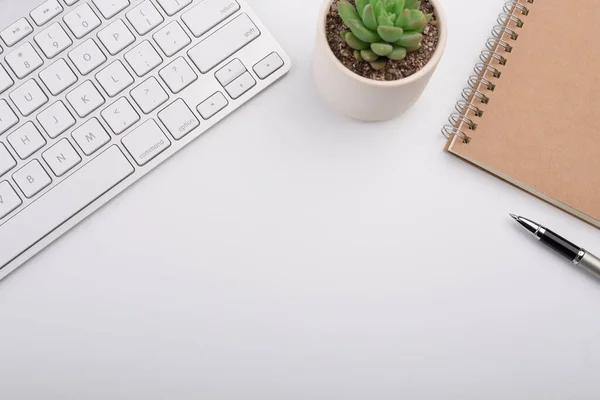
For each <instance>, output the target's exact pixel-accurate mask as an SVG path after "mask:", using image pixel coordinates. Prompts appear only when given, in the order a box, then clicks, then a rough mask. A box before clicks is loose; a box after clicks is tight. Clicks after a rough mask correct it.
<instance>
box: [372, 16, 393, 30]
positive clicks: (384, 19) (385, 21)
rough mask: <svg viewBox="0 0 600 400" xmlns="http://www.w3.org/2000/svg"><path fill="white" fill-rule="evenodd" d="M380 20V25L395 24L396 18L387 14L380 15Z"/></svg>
mask: <svg viewBox="0 0 600 400" xmlns="http://www.w3.org/2000/svg"><path fill="white" fill-rule="evenodd" d="M378 22H379V26H394V20H393V19H391V18H390V17H389V16H387V15H382V16H381V17H379V20H378ZM376 29H377V28H376Z"/></svg>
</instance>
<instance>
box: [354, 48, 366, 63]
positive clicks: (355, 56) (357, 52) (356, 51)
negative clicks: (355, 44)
mask: <svg viewBox="0 0 600 400" xmlns="http://www.w3.org/2000/svg"><path fill="white" fill-rule="evenodd" d="M354 58H356V60H357V61H361V62H362V61H365V60H364V59H363V58H362V56H361V55H360V50H354Z"/></svg>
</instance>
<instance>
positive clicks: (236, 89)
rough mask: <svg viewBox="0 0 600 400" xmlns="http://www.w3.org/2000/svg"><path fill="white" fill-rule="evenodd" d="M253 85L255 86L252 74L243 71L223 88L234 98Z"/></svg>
mask: <svg viewBox="0 0 600 400" xmlns="http://www.w3.org/2000/svg"><path fill="white" fill-rule="evenodd" d="M254 86H256V81H255V80H254V78H253V77H252V75H250V73H249V72H244V73H243V74H242V76H240V77H239V78H237V79H236V80H234V81H233V82H231V83H230V84H229V85H227V86H225V90H227V93H229V95H230V96H231V98H232V99H234V100H235V99H237V98H238V97H240V96H241V95H243V94H244V93H246V92H247V91H248V90H250V89H252V88H253V87H254Z"/></svg>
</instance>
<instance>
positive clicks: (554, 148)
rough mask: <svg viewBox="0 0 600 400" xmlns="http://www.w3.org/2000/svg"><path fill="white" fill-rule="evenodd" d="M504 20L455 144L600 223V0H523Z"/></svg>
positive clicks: (453, 129)
mask: <svg viewBox="0 0 600 400" xmlns="http://www.w3.org/2000/svg"><path fill="white" fill-rule="evenodd" d="M498 23H499V25H497V26H496V27H494V30H493V32H492V37H490V38H489V39H488V41H487V44H486V47H487V50H485V51H484V52H483V53H482V54H481V60H482V62H481V63H479V64H477V67H476V68H475V71H476V72H475V75H474V76H472V77H471V78H470V79H469V88H466V89H465V91H464V92H463V98H464V100H462V101H459V103H458V104H457V111H458V112H457V113H454V114H452V116H451V117H450V124H449V125H446V126H445V127H444V133H445V134H446V136H448V137H449V140H448V143H447V147H446V149H447V151H449V152H450V153H452V154H454V155H456V156H458V157H461V158H463V159H465V160H467V161H469V162H471V163H473V164H475V165H476V166H478V167H481V168H483V169H485V170H487V171H489V172H491V173H493V174H495V175H497V176H499V177H500V178H503V179H505V180H506V181H508V182H510V183H512V184H514V185H516V186H518V187H520V188H522V189H524V190H527V191H529V192H531V193H532V194H534V195H536V196H538V197H540V198H542V199H544V200H546V201H548V202H550V203H552V204H554V205H556V206H558V207H560V208H562V209H564V210H566V211H568V212H570V213H571V214H573V215H575V216H577V217H579V218H581V219H583V220H585V221H587V222H589V223H591V224H593V225H595V226H597V227H600V30H599V27H598V24H599V23H600V3H599V2H598V0H578V1H576V2H565V1H564V0H535V2H533V3H530V2H529V0H519V1H514V2H509V3H507V5H505V7H504V13H502V14H501V15H500V17H499V18H498ZM507 50H511V51H510V52H508V51H507ZM503 64H504V65H503ZM498 75H499V76H498ZM491 89H493V90H491Z"/></svg>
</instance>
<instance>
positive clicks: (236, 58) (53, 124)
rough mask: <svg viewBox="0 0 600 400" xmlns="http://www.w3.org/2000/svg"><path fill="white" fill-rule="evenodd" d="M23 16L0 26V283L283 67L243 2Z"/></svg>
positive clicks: (135, 1)
mask: <svg viewBox="0 0 600 400" xmlns="http://www.w3.org/2000/svg"><path fill="white" fill-rule="evenodd" d="M21 3H26V2H21ZM13 6H14V7H19V6H24V5H22V4H18V2H17V3H15V4H14V5H13ZM12 11H13V12H14V9H13V10H12ZM23 11H24V12H23V15H22V16H21V17H20V18H17V19H16V20H13V21H12V22H13V23H12V24H9V26H8V28H7V27H4V28H3V27H0V54H2V57H1V58H2V59H4V62H2V63H1V64H2V65H0V279H2V278H3V277H4V276H6V275H8V274H9V273H10V272H11V271H13V270H14V269H15V268H16V267H18V266H19V265H20V264H22V263H23V262H25V261H26V260H27V259H28V258H30V257H31V256H33V255H34V254H35V253H37V252H38V251H40V250H41V249H43V248H44V247H45V246H47V245H49V244H50V243H51V242H52V241H53V240H55V239H56V238H58V237H60V236H61V235H62V234H63V233H64V232H66V231H67V230H68V229H70V228H71V227H73V226H74V225H75V224H76V223H77V222H78V221H80V220H82V219H83V218H84V217H87V216H88V215H90V214H91V213H92V212H93V211H95V210H96V209H98V208H99V207H100V206H102V205H104V204H105V203H107V202H108V201H109V200H110V199H112V198H113V197H114V196H116V195H117V194H118V193H119V192H121V191H122V190H124V189H125V188H127V187H128V186H130V185H131V184H133V183H134V182H136V181H137V180H138V179H140V178H141V177H142V176H143V175H144V174H146V173H147V172H149V171H150V170H152V169H153V168H155V167H156V166H158V165H159V164H160V163H162V162H163V161H164V160H166V159H167V158H169V157H171V156H172V155H173V154H175V153H176V152H178V151H179V150H181V149H182V148H183V147H184V146H187V145H188V144H190V143H191V142H192V140H193V139H195V138H197V137H199V136H200V135H201V134H203V133H204V132H205V131H206V130H208V129H209V128H211V127H213V126H214V125H215V124H217V123H218V122H219V121H221V120H222V119H224V118H226V117H227V116H228V115H229V114H230V113H232V112H235V111H236V110H237V108H239V107H241V106H242V105H243V104H244V103H246V102H248V101H250V99H252V98H253V97H254V96H255V95H257V94H258V93H260V92H261V91H263V90H264V89H266V88H267V87H269V86H270V85H271V84H272V83H273V82H275V81H276V80H277V79H279V78H281V77H283V76H284V75H285V74H286V73H287V72H288V70H289V67H290V60H289V57H288V56H287V55H286V54H285V52H284V50H283V49H282V48H281V47H280V46H279V45H278V44H277V42H276V41H275V39H274V38H273V37H272V36H271V35H270V34H269V32H268V30H267V29H266V27H265V26H264V25H262V23H261V22H259V21H258V20H257V21H254V20H253V17H251V16H252V15H254V14H253V13H252V11H251V10H250V7H249V6H248V4H247V0H86V1H80V0H40V4H38V5H37V6H36V7H32V8H31V9H28V10H23ZM0 61H1V60H0ZM273 95H275V94H273ZM280 95H281V96H283V95H284V94H283V93H280ZM257 106H259V107H260V106H261V105H260V104H258V105H257ZM262 106H263V107H264V104H263V105H262ZM196 145H197V146H201V144H200V143H197V144H196ZM175 167H177V165H176V164H175ZM124 218H126V216H124ZM84 234H85V233H84Z"/></svg>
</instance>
